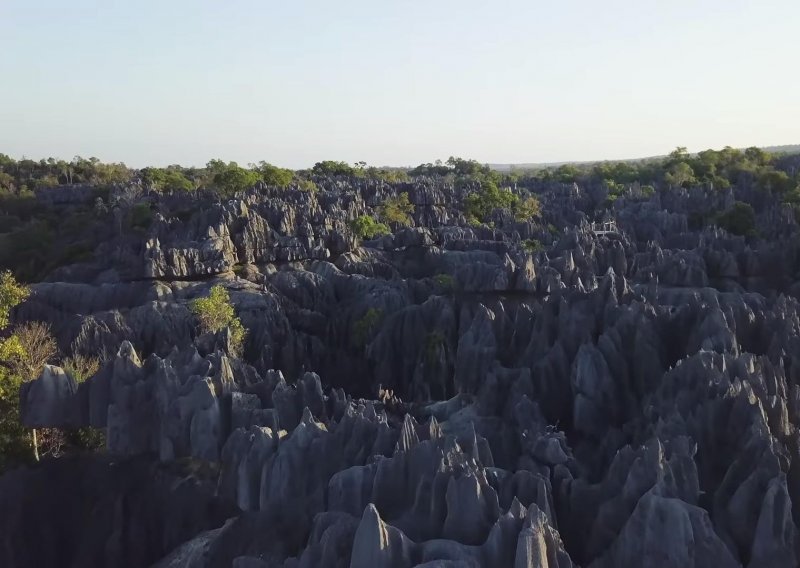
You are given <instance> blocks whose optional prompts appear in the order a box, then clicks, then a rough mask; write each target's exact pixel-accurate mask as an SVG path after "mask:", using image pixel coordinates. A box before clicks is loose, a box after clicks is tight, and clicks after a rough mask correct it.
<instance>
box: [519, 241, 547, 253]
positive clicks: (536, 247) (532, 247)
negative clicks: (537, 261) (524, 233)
mask: <svg viewBox="0 0 800 568" xmlns="http://www.w3.org/2000/svg"><path fill="white" fill-rule="evenodd" d="M522 248H523V249H525V250H526V251H527V252H529V253H531V254H534V253H537V252H539V251H540V250H544V247H543V246H542V243H540V242H539V241H537V240H536V239H527V240H524V241H522Z"/></svg>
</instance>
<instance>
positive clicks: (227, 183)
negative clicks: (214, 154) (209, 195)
mask: <svg viewBox="0 0 800 568" xmlns="http://www.w3.org/2000/svg"><path fill="white" fill-rule="evenodd" d="M208 164H209V165H208V169H209V170H210V171H211V172H212V173H213V178H212V183H213V185H214V186H215V187H216V188H217V189H218V190H219V191H220V192H221V193H222V194H223V195H233V194H234V193H238V192H240V191H245V190H247V189H250V188H251V187H253V186H254V185H255V184H256V183H258V181H259V180H260V179H261V176H260V174H259V173H258V172H256V171H253V170H248V169H246V168H242V167H240V166H239V164H237V163H236V162H228V163H227V164H223V165H220V163H219V160H212V161H211V162H209V163H208Z"/></svg>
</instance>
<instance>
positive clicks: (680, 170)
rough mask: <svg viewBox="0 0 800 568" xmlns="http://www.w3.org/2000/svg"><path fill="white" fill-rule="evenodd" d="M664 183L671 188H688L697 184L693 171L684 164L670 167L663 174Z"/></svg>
mask: <svg viewBox="0 0 800 568" xmlns="http://www.w3.org/2000/svg"><path fill="white" fill-rule="evenodd" d="M664 181H666V182H667V183H668V184H670V185H671V186H673V187H689V186H691V185H694V184H696V183H697V178H695V176H694V170H693V169H692V167H691V166H690V165H689V164H687V163H686V162H677V163H675V164H673V165H671V166H670V167H669V168H668V169H667V171H666V173H665V174H664Z"/></svg>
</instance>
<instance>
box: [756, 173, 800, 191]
mask: <svg viewBox="0 0 800 568" xmlns="http://www.w3.org/2000/svg"><path fill="white" fill-rule="evenodd" d="M758 186H759V187H760V188H761V189H763V190H765V191H770V192H772V193H776V194H778V195H783V194H785V193H787V192H789V191H791V190H792V189H794V182H793V181H792V178H790V177H789V176H788V175H787V174H786V172H782V171H780V170H767V171H765V172H763V173H762V174H761V175H759V176H758Z"/></svg>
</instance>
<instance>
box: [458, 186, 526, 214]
mask: <svg viewBox="0 0 800 568" xmlns="http://www.w3.org/2000/svg"><path fill="white" fill-rule="evenodd" d="M518 202H519V196H518V195H515V194H513V193H511V191H509V190H508V189H499V188H498V187H497V184H496V183H494V182H493V181H484V182H482V183H481V189H480V191H475V192H473V193H470V194H469V195H467V197H465V198H464V212H465V214H466V217H467V219H468V220H469V221H470V222H471V223H483V222H485V221H486V219H487V218H488V216H489V215H490V214H491V213H492V211H494V210H495V209H504V208H514V207H515V206H516V204H517V203H518Z"/></svg>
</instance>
